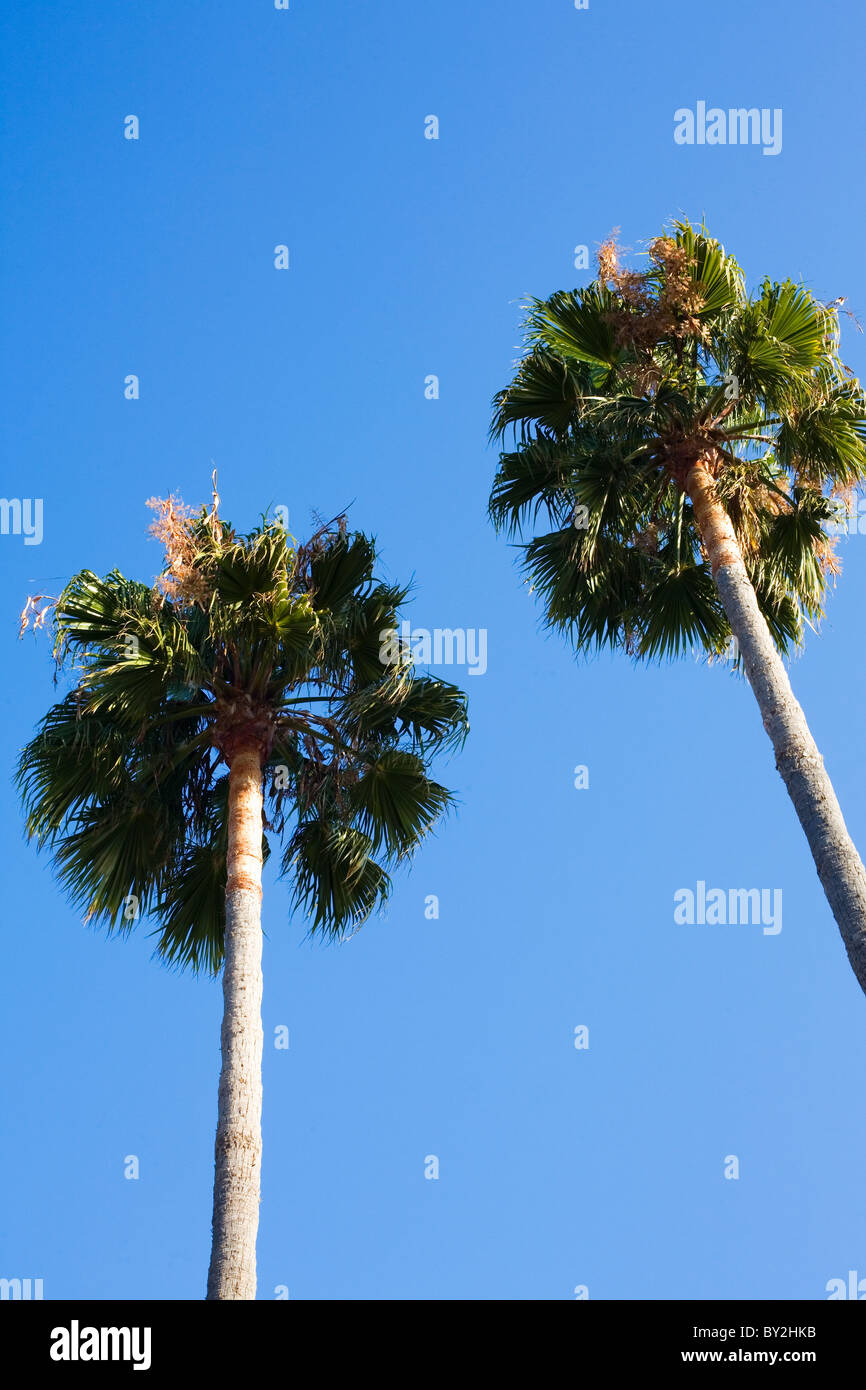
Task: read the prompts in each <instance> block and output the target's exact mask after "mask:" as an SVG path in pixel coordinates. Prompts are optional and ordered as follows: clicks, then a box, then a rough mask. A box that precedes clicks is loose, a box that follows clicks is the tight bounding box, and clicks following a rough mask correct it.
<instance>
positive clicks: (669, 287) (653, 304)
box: [597, 228, 707, 394]
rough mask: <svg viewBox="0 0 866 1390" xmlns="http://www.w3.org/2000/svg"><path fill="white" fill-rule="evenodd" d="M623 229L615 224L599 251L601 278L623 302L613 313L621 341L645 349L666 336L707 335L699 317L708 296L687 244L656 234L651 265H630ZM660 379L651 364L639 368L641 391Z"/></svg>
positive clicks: (636, 379) (611, 317)
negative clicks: (620, 237) (620, 240)
mask: <svg viewBox="0 0 866 1390" xmlns="http://www.w3.org/2000/svg"><path fill="white" fill-rule="evenodd" d="M618 231H619V228H614V230H613V232H612V233H611V235H610V236H609V237H608V238H607V239H606V240H605V241H603V242H602V244H601V247H600V248H599V251H598V256H597V260H598V275H599V280H600V281H601V283H602V284H604V285H606V286H608V287H609V288H610V289H612V290H614V291H615V293H616V294H617V295H618V296H619V298H620V299H621V300H622V303H623V308H622V309H615V310H611V311H610V313H609V315H608V320H609V322H610V323H611V324H612V325H613V329H614V333H615V336H616V341H617V345H618V346H620V347H627V348H629V349H631V350H632V351H635V352H646V351H649V350H651V349H652V348H653V347H654V346H655V344H656V343H658V342H659V341H660V340H661V339H662V338H677V339H682V338H689V337H699V338H703V337H705V336H706V332H707V329H706V327H705V325H704V324H703V323H702V322H701V319H700V311H701V309H702V308H703V303H704V300H703V295H702V294H701V291H700V287H699V285H698V283H697V282H696V281H695V280H693V279H692V276H691V268H692V267H691V262H690V260H689V255H688V252H687V251H686V249H685V247H684V246H679V245H678V244H677V242H676V241H675V240H674V238H673V237H667V236H660V237H655V238H654V239H653V240H652V241H651V242H650V244H649V257H650V261H651V262H652V266H651V268H650V269H649V270H646V271H643V272H641V271H636V270H628V269H626V268H625V267H624V266H623V265H622V261H621V253H620V248H619V247H618V245H617V241H616V237H617V233H618ZM659 271H661V272H662V275H661V278H659ZM656 383H657V377H655V376H654V374H653V369H652V367H644V366H639V367H637V368H636V369H635V372H634V385H635V388H636V390H638V391H639V392H640V393H641V394H643V393H644V392H645V391H648V390H651V389H653V387H654V386H655V385H656Z"/></svg>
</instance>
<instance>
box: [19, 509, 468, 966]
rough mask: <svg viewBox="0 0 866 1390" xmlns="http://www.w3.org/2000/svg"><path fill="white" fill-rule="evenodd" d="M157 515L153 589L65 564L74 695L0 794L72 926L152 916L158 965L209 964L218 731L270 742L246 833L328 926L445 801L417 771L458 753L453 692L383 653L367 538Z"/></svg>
mask: <svg viewBox="0 0 866 1390" xmlns="http://www.w3.org/2000/svg"><path fill="white" fill-rule="evenodd" d="M161 524H162V525H163V530H164V532H165V534H166V535H167V536H168V541H167V545H168V546H169V551H170V553H169V551H167V558H166V567H165V569H164V572H163V574H162V575H161V577H160V580H159V581H158V583H157V585H156V586H154V587H152V588H151V587H148V586H147V585H144V584H139V583H136V582H134V581H131V580H128V579H126V578H125V577H124V576H123V575H122V574H121V573H120V572H119V571H117V570H114V571H112V572H111V573H110V574H108V575H106V576H105V577H104V578H100V577H98V576H97V575H95V574H94V573H92V572H91V571H89V570H82V571H81V572H80V573H79V574H77V575H75V576H74V577H73V578H72V579H71V580H70V582H69V583H68V584H67V586H66V588H65V589H64V591H63V593H62V594H61V595H60V597H59V599H58V601H57V603H56V606H55V612H54V636H55V651H56V654H57V657H58V659H59V660H60V661H61V662H62V661H70V662H71V663H72V666H73V670H74V673H75V677H76V683H75V687H74V689H73V690H72V691H71V692H70V693H69V694H68V695H67V696H66V697H65V698H64V699H63V700H62V701H60V702H59V703H58V704H56V705H55V706H53V708H52V709H50V710H49V711H48V713H47V715H46V716H45V718H44V719H43V720H42V722H41V724H40V725H39V727H38V729H37V731H36V733H35V735H34V737H33V739H32V740H31V741H30V743H29V744H28V745H27V747H26V748H25V749H24V750H23V751H22V753H21V756H20V759H19V762H18V769H17V783H18V788H19V792H20V794H21V798H22V802H23V805H24V809H25V814H26V825H27V833H28V835H30V836H31V837H33V838H34V839H35V840H36V842H37V844H38V845H39V846H41V847H44V848H45V849H47V850H48V851H49V852H50V854H51V855H52V858H53V860H54V863H55V867H56V869H57V872H58V874H59V877H60V881H61V883H62V885H63V887H64V888H65V889H66V891H67V893H68V895H69V897H70V899H71V901H73V902H74V903H76V904H78V905H80V906H81V907H83V908H84V909H85V910H86V911H87V914H88V917H89V919H90V920H93V921H96V922H101V923H103V924H104V925H105V926H106V927H107V929H108V930H109V931H112V930H120V931H123V930H128V929H131V927H132V926H134V925H135V923H136V922H137V921H138V920H139V919H143V918H145V917H148V916H149V917H150V918H151V920H153V921H154V922H155V923H156V933H155V934H156V938H157V941H156V948H157V953H158V955H159V956H160V957H161V958H163V959H164V960H165V961H166V962H168V963H170V964H173V965H177V966H188V967H190V968H192V969H194V970H206V971H209V972H215V971H216V970H218V969H219V967H220V964H221V961H222V954H223V938H224V929H225V881H226V850H227V838H226V836H227V825H226V817H227V785H228V779H227V776H226V770H225V762H226V759H225V755H224V753H223V747H224V745H223V742H222V741H221V738H222V733H221V731H222V730H223V729H224V728H225V727H229V726H230V727H231V729H232V730H237V729H238V728H243V722H244V720H249V721H250V727H253V726H254V727H255V728H256V730H257V733H256V737H257V738H259V737H261V736H262V735H261V730H262V729H263V728H268V729H270V731H271V743H272V749H271V752H270V755H269V757H268V760H267V767H266V768H265V775H264V783H265V787H264V789H265V793H266V806H267V823H266V826H263V832H264V830H265V828H267V830H268V835H269V836H272V835H280V836H282V835H284V834H285V836H286V837H287V847H286V851H285V854H284V855H283V858H282V865H283V870H284V872H286V873H287V874H288V875H289V876H290V877H291V878H292V879H293V880H294V900H295V903H296V904H297V905H299V906H302V907H304V908H305V909H306V910H307V911H308V912H309V913H310V915H311V918H312V923H313V926H314V928H315V929H316V930H324V931H325V932H326V933H333V934H337V935H339V934H340V933H341V932H342V931H343V930H344V928H345V927H346V926H347V925H348V924H355V925H357V924H358V923H359V922H361V921H363V920H365V918H366V917H367V916H368V915H369V914H370V913H371V912H372V911H374V910H375V909H376V907H377V906H378V905H380V904H381V903H382V902H383V901H384V900H385V899H386V897H387V895H388V892H389V891H390V879H389V877H388V873H387V865H388V863H389V862H392V861H393V862H395V863H396V862H398V861H400V860H401V859H403V858H405V857H406V856H407V855H409V854H411V853H412V851H413V850H414V849H416V848H417V846H418V845H419V844H420V842H421V840H422V839H423V838H424V836H425V835H426V834H427V833H429V831H430V830H431V829H432V828H433V826H434V824H435V823H436V822H437V821H438V819H439V818H440V816H441V815H442V814H444V812H445V811H447V809H448V808H449V806H450V805H451V804H452V798H451V794H450V793H449V792H448V791H446V789H445V788H444V787H442V786H440V785H439V783H437V782H435V781H432V780H431V779H430V776H429V770H430V761H431V759H432V758H433V757H435V756H436V755H437V754H438V753H439V752H441V751H443V750H447V749H451V748H454V747H457V746H459V744H460V743H461V742H462V739H463V738H464V737H465V732H466V727H467V723H466V701H465V697H464V696H463V695H462V694H461V692H460V691H459V690H457V688H456V687H455V686H452V685H449V684H448V683H447V682H443V681H435V680H433V679H432V678H430V677H427V676H416V674H415V672H414V669H413V668H412V666H411V664H408V665H405V666H396V667H395V666H393V665H391V664H390V663H389V662H388V661H386V660H383V659H382V656H381V652H380V648H381V643H382V639H381V635H380V634H381V632H382V631H383V630H384V629H393V628H396V627H397V626H398V625H399V621H400V617H399V609H400V605H401V604H402V603H403V601H404V600H405V598H406V593H407V591H406V589H405V588H403V587H401V586H398V585H394V584H391V583H385V582H382V581H380V580H377V579H376V578H375V574H374V570H375V560H376V555H375V545H374V543H373V541H372V540H371V539H370V538H369V537H367V536H364V535H361V534H360V533H349V532H348V531H347V529H346V527H345V522H344V521H343V520H342V519H341V520H339V521H338V522H337V523H336V524H332V525H330V526H327V527H323V528H321V529H320V531H319V532H318V533H317V534H316V536H314V537H313V539H312V540H311V541H310V542H308V543H307V544H306V545H302V546H299V547H297V546H296V545H295V544H294V542H293V541H292V540H291V538H290V537H288V536H287V535H286V533H285V532H284V531H283V530H282V529H281V528H280V527H279V526H277V525H276V524H274V523H268V522H267V520H266V519H264V520H263V522H262V526H261V527H260V528H259V530H257V531H253V532H251V533H249V534H248V535H246V536H238V534H237V533H236V532H235V531H234V529H233V527H231V525H230V524H229V523H228V522H225V521H222V520H221V519H219V518H218V517H216V515H215V512H213V511H207V510H206V509H204V508H203V509H202V510H201V512H200V513H199V514H198V515H197V516H193V515H192V514H187V512H186V510H185V509H183V507H182V504H180V503H179V502H177V501H176V500H172V501H171V503H170V505H169V504H168V503H167V504H166V506H165V508H164V512H163V522H162V523H161ZM171 547H173V549H171ZM226 721H229V725H227V724H226ZM268 852H269V845H268V839H267V838H266V837H265V836H264V834H263V854H264V855H265V856H267V854H268ZM379 858H381V859H382V860H383V862H382V863H381V864H380V863H378V862H377V860H378V859H379Z"/></svg>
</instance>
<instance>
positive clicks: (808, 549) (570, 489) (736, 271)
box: [490, 222, 866, 659]
mask: <svg viewBox="0 0 866 1390" xmlns="http://www.w3.org/2000/svg"><path fill="white" fill-rule="evenodd" d="M509 431H512V432H513V436H514V447H513V449H512V450H511V451H510V452H505V453H502V454H501V455H500V459H499V467H498V471H497V475H496V478H495V481H494V485H493V489H492V493H491V498H490V514H491V518H492V520H493V522H494V524H495V525H496V526H497V528H498V529H501V530H503V531H505V532H507V533H509V534H511V535H517V536H520V535H525V534H526V530H527V529H528V528H530V527H531V528H532V529H533V530H534V529H535V526H536V523H537V522H538V521H539V518H540V517H543V518H544V519H545V521H546V524H547V526H548V527H550V529H549V530H546V531H545V532H544V533H543V534H536V535H534V536H533V538H532V539H531V540H529V541H528V542H525V543H523V544H522V546H521V549H522V551H523V563H524V566H525V569H526V571H527V574H528V576H529V579H530V581H531V583H532V585H533V587H534V588H535V589H537V590H538V591H539V594H540V595H541V597H542V599H543V602H544V609H545V618H546V622H547V623H548V625H550V626H551V627H554V628H557V629H560V630H564V631H565V632H567V634H568V635H569V636H570V638H571V640H572V642H573V643H574V645H575V647H576V648H577V649H578V650H580V649H583V650H588V649H594V648H597V647H604V646H609V647H613V648H617V647H619V648H623V649H625V650H626V651H627V652H629V653H630V654H632V655H634V656H637V657H643V658H647V659H653V658H660V657H667V656H675V655H681V654H683V653H685V652H686V651H687V650H688V649H690V648H691V649H694V648H695V647H697V648H698V649H700V650H703V651H704V652H705V653H706V654H708V655H710V656H711V655H713V654H716V653H721V652H722V651H723V650H724V649H725V647H726V645H727V643H728V641H729V638H730V627H729V625H728V622H727V619H726V617H725V614H724V611H723V609H722V606H721V602H720V599H719V596H718V593H717V592H716V589H715V586H714V584H713V579H712V575H711V573H710V567H709V565H708V564H707V561H706V555H705V553H704V551H703V550H702V545H701V539H700V536H699V534H698V530H697V527H696V525H695V518H694V513H693V509H692V505H691V502H690V500H689V498H688V496H687V494H686V492H685V487H684V483H685V478H686V476H687V474H688V471H689V469H690V467H691V466H692V465H693V464H694V463H695V462H696V460H698V459H703V460H705V461H706V464H707V467H708V469H709V471H710V472H711V474H712V476H713V478H714V480H715V487H716V492H717V495H718V497H719V499H720V500H721V501H722V503H723V505H724V507H725V508H726V510H727V512H728V515H729V516H730V519H731V521H732V523H733V526H734V530H735V533H736V536H737V539H738V541H739V544H740V549H741V552H742V556H743V560H744V563H745V565H746V569H747V571H748V574H749V577H750V579H751V581H752V584H753V586H754V589H755V592H756V596H757V599H758V603H759V605H760V608H761V611H762V613H763V615H764V617H765V619H766V621H767V624H768V626H769V629H770V632H771V634H772V637H773V640H774V642H775V643H776V646H777V647H778V649H779V650H780V651H782V652H783V653H786V652H788V651H790V650H791V649H793V648H795V647H796V646H798V645H799V644H800V643H801V641H802V637H803V631H804V622H809V623H814V622H815V621H816V620H817V619H819V618H820V616H821V614H822V603H823V597H824V594H825V589H826V585H827V582H828V577H829V576H832V575H835V573H836V572H837V571H838V563H837V561H836V558H835V555H834V552H833V545H834V540H835V537H834V534H833V533H834V530H838V518H839V517H840V515H841V507H842V503H843V499H844V498H845V497H846V496H848V495H850V491H851V489H853V488H854V487H855V486H856V485H857V484H858V483H860V482H862V481H863V479H864V475H866V398H864V394H863V391H862V389H861V387H860V384H859V382H858V381H857V379H856V378H855V377H854V376H853V375H852V374H851V372H850V371H849V370H848V369H847V368H846V367H845V366H844V365H843V363H842V362H841V360H840V357H839V319H838V308H837V307H836V306H835V305H826V304H823V303H821V302H820V301H819V300H818V299H817V298H816V297H815V295H814V294H812V293H811V291H810V290H808V289H807V288H805V287H804V286H803V285H799V284H795V283H793V282H792V281H790V280H786V281H783V282H781V283H777V282H771V281H770V280H764V282H763V283H762V284H761V286H760V289H759V290H758V291H757V293H755V294H752V295H750V294H748V293H747V292H746V288H745V282H744V277H743V273H742V271H741V269H740V267H739V265H738V264H737V262H736V261H735V260H734V259H733V257H732V256H730V255H729V254H727V253H726V252H725V250H724V248H723V247H722V246H721V245H720V243H719V242H718V241H716V240H714V239H713V238H712V237H710V235H709V234H708V232H707V230H706V228H704V227H701V228H700V229H695V228H693V227H692V226H691V225H690V224H689V223H688V222H676V223H674V224H673V227H672V228H671V232H670V233H669V234H665V235H662V236H660V237H658V238H656V239H655V240H654V241H652V242H651V243H650V245H649V248H648V268H647V269H646V270H644V271H642V272H637V271H634V270H629V269H626V268H624V267H623V266H622V264H621V262H620V257H619V255H618V251H617V248H616V245H615V242H614V241H613V240H612V239H611V240H609V241H607V242H606V243H604V244H603V246H602V247H601V250H600V252H599V257H598V275H597V278H596V279H595V280H594V281H593V282H592V283H591V284H590V285H589V286H587V287H586V288H583V289H575V290H570V291H560V292H558V293H556V294H553V295H551V296H550V298H549V299H545V300H540V299H531V300H530V301H529V305H528V312H527V318H526V340H525V352H524V355H523V357H522V359H521V360H520V361H519V363H518V364H517V368H516V372H515V375H514V377H513V380H512V381H511V383H510V384H509V385H508V386H507V387H506V388H505V389H504V390H502V391H500V392H499V393H498V394H497V395H496V396H495V398H494V416H493V424H492V427H491V435H492V436H493V437H494V438H498V439H502V438H503V436H504V435H505V434H506V433H507V432H509Z"/></svg>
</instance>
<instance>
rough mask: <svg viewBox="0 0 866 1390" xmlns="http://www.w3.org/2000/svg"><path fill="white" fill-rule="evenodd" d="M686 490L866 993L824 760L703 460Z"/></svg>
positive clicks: (855, 867)
mask: <svg viewBox="0 0 866 1390" xmlns="http://www.w3.org/2000/svg"><path fill="white" fill-rule="evenodd" d="M685 491H686V493H687V495H688V497H689V498H690V500H691V503H692V506H693V508H694V513H695V520H696V522H697V526H698V530H699V532H700V535H701V539H702V541H703V544H704V548H705V549H706V552H707V556H708V558H709V561H710V566H711V568H712V573H713V579H714V580H715V584H716V588H717V589H718V592H719V597H720V598H721V601H722V606H723V608H724V610H725V614H726V616H727V619H728V622H729V623H730V626H731V631H732V633H733V634H734V637H735V638H736V639H737V642H738V644H739V650H740V654H741V656H742V659H743V666H744V668H745V672H746V675H747V677H748V680H749V684H750V685H751V687H752V690H753V692H754V695H755V699H756V700H757V702H758V707H759V708H760V711H761V718H762V719H763V723H764V728H765V729H766V731H767V734H768V735H769V738H770V741H771V742H772V744H773V749H774V751H775V754H776V767H777V768H778V770H779V773H780V775H781V777H782V780H783V781H784V783H785V786H786V787H787V789H788V795H789V796H790V798H791V800H792V801H793V803H794V809H795V810H796V812H797V816H798V817H799V820H800V824H801V826H802V827H803V831H804V833H805V835H806V839H807V841H808V844H809V848H810V850H811V851H812V858H813V859H814V861H815V867H816V869H817V871H818V877H819V879H820V880H821V885H822V887H823V889H824V892H825V894H826V896H827V901H828V902H829V904H830V907H831V909H832V911H833V916H834V917H835V918H836V922H837V924H838V926H839V930H840V932H841V933H842V940H843V941H844V943H845V949H846V951H847V953H848V959H849V961H850V962H851V967H852V969H853V971H854V974H855V975H856V977H857V980H858V982H859V984H860V987H861V989H862V990H863V992H864V993H866V871H864V868H863V864H862V861H861V859H860V856H859V854H858V853H857V849H856V847H855V845H854V843H853V841H852V839H851V836H850V835H849V833H848V828H847V826H846V825H845V820H844V817H843V815H842V810H841V807H840V806H839V802H838V800H837V797H836V793H835V791H834V790H833V784H832V782H831V781H830V778H829V776H828V775H827V772H826V769H825V767H824V760H823V758H822V757H821V754H820V753H819V751H818V747H817V745H816V743H815V740H814V739H813V737H812V734H811V731H810V729H809V726H808V724H807V723H806V716H805V715H804V713H803V711H802V709H801V707H800V705H799V704H798V702H797V700H796V699H795V697H794V693H793V691H792V689H791V682H790V680H789V679H788V673H787V671H786V670H785V667H784V664H783V662H782V659H781V657H780V656H779V653H778V651H777V650H776V646H775V643H774V642H773V639H772V637H771V636H770V630H769V628H768V627H767V624H766V621H765V619H764V616H763V614H762V613H761V610H760V608H759V607H758V600H757V597H756V595H755V590H754V588H753V586H752V582H751V580H750V578H749V575H748V571H747V570H746V566H745V564H744V563H743V557H742V554H741V552H740V547H739V543H738V541H737V538H736V534H735V532H734V528H733V525H732V523H731V519H730V517H729V516H728V514H727V512H726V511H725V508H724V506H723V505H722V503H721V501H720V500H719V498H718V495H717V493H716V488H715V483H714V481H713V475H712V472H711V465H710V466H708V461H707V460H706V459H698V460H697V462H695V463H694V464H693V465H692V466H691V468H690V469H689V470H688V472H687V474H686V476H685Z"/></svg>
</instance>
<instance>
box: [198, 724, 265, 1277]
mask: <svg viewBox="0 0 866 1390" xmlns="http://www.w3.org/2000/svg"><path fill="white" fill-rule="evenodd" d="M228 814H229V824H228V853H227V865H226V868H227V874H226V930H225V965H224V967H223V997H224V1000H225V1006H224V1010H223V1022H222V1035H221V1041H222V1071H221V1072H220V1084H219V1106H218V1119H217V1133H216V1147H215V1173H214V1192H213V1245H212V1248H211V1260H210V1269H209V1271H208V1280H207V1297H208V1299H253V1298H255V1296H256V1233H257V1231H258V1225H259V1192H260V1175H261V1158H262V1018H261V1008H262V762H261V754H260V752H259V750H258V748H255V747H252V748H251V747H243V748H238V749H237V750H236V751H235V752H234V753H233V755H232V758H231V766H230V769H229V807H228Z"/></svg>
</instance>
